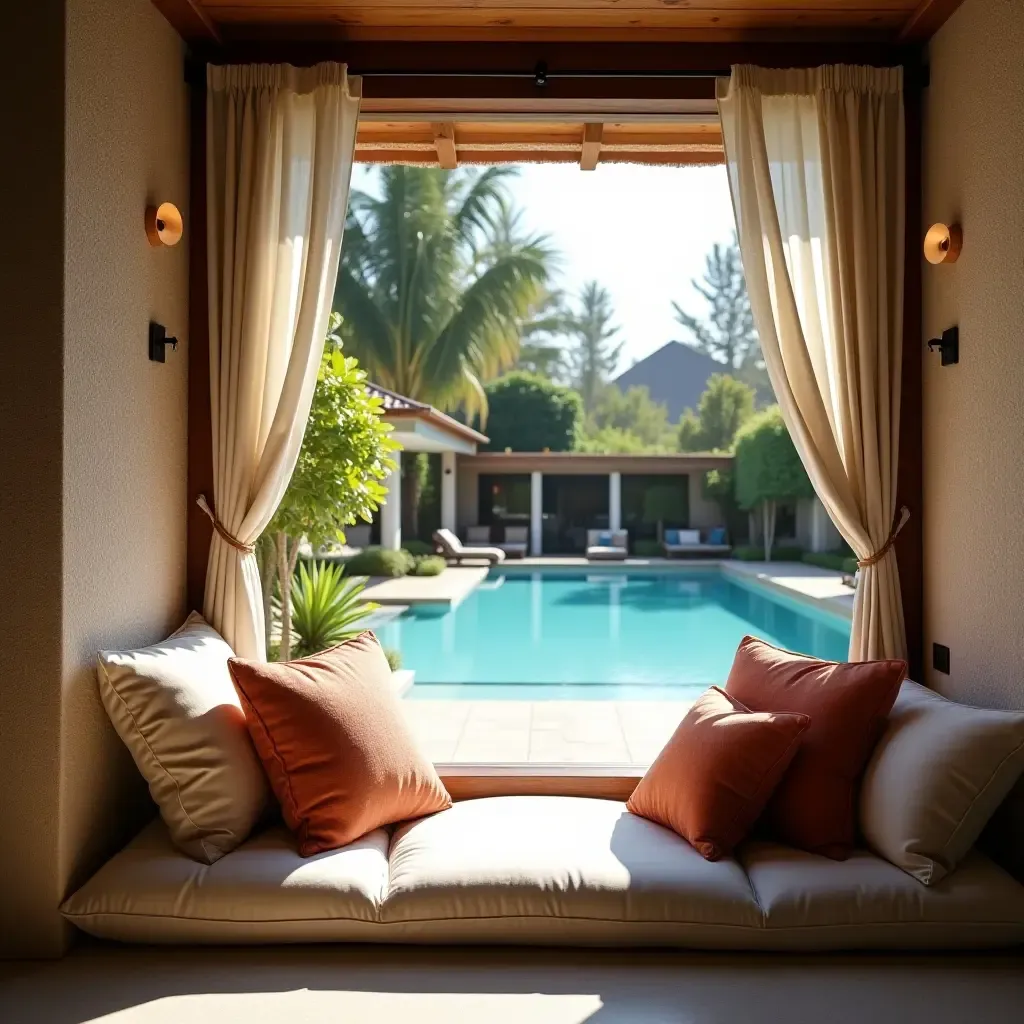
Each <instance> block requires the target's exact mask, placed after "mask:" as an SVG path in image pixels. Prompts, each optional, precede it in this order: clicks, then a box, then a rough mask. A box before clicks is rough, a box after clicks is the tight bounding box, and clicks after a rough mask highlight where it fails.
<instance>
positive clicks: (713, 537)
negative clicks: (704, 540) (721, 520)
mask: <svg viewBox="0 0 1024 1024" xmlns="http://www.w3.org/2000/svg"><path fill="white" fill-rule="evenodd" d="M708 543H709V544H724V543H725V527H724V526H716V527H715V528H714V529H713V530H712V531H711V532H710V533H709V534H708Z"/></svg>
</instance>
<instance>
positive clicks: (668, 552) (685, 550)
mask: <svg viewBox="0 0 1024 1024" xmlns="http://www.w3.org/2000/svg"><path fill="white" fill-rule="evenodd" d="M662 548H663V549H664V551H665V557H666V558H672V557H673V556H675V555H727V554H729V553H730V552H731V551H732V547H731V546H730V545H728V544H726V543H725V530H724V529H723V528H722V527H715V528H714V529H712V530H709V531H708V533H707V536H706V538H705V539H704V540H701V535H700V530H666V531H665V534H664V538H663V540H662Z"/></svg>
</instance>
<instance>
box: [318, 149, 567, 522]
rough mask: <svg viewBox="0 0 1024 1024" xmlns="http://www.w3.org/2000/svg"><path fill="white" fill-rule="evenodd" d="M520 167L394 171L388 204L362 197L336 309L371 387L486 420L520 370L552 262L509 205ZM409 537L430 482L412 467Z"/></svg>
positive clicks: (355, 198) (353, 205) (382, 175)
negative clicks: (489, 391) (490, 385)
mask: <svg viewBox="0 0 1024 1024" xmlns="http://www.w3.org/2000/svg"><path fill="white" fill-rule="evenodd" d="M515 173H516V172H515V169H514V168H507V167H491V168H488V169H486V170H485V171H483V172H478V171H466V170H457V171H440V170H436V169H434V168H426V167H405V166H389V167H383V168H381V169H380V172H379V178H378V181H379V185H380V189H379V195H376V196H372V195H369V194H367V193H363V192H354V193H353V195H352V198H351V202H350V212H349V218H348V224H347V226H346V229H345V246H344V249H343V252H342V264H341V269H340V271H339V274H338V284H337V288H336V290H335V295H334V308H335V309H336V310H337V311H338V312H339V313H341V314H342V316H343V317H344V325H343V335H344V338H345V348H346V351H347V352H349V353H351V354H352V355H354V356H356V357H357V358H358V359H359V362H360V365H361V366H362V367H363V368H364V369H365V370H366V371H367V373H368V374H369V377H370V379H371V380H373V381H376V382H377V383H378V384H381V385H383V386H384V387H386V388H390V389H391V390H393V391H397V392H398V393H399V394H403V395H408V396H409V397H410V398H414V399H416V400H417V401H420V402H427V403H429V404H431V405H434V406H437V407H438V408H440V409H446V410H454V409H461V410H462V411H464V412H465V414H466V415H467V417H469V418H472V417H474V416H479V417H480V418H481V422H484V421H485V419H486V414H487V400H486V397H485V395H484V389H483V383H484V382H485V381H487V380H489V379H491V378H493V377H495V376H497V375H498V374H500V373H501V372H502V371H504V370H506V369H508V368H509V367H511V366H512V365H514V363H515V361H516V358H517V357H518V354H519V338H520V326H521V323H522V321H523V319H524V318H525V317H526V316H527V315H528V312H529V310H530V308H531V306H532V305H533V304H534V303H536V302H537V301H538V300H539V298H540V296H541V295H542V294H543V292H544V290H545V289H544V286H545V283H546V281H547V277H548V273H549V269H550V265H551V260H552V255H551V252H550V250H549V248H548V246H547V242H546V239H544V238H542V237H536V236H531V237H525V236H523V234H522V232H521V231H519V228H518V221H517V218H516V216H515V214H514V212H513V211H512V208H511V205H510V203H509V200H508V192H507V181H508V178H509V177H510V176H511V175H513V174H515ZM406 482H408V486H406V487H403V496H404V497H405V499H406V500H405V502H404V506H405V507H404V510H403V528H404V529H406V530H408V531H409V533H410V535H415V533H416V511H415V510H416V504H417V499H418V494H417V492H418V483H419V481H418V476H417V475H416V473H415V464H414V462H413V460H411V459H409V460H405V463H404V464H403V483H406Z"/></svg>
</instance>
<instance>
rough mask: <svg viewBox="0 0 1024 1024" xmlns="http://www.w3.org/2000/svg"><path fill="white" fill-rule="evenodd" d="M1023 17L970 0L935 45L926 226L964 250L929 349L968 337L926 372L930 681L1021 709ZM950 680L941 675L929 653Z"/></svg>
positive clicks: (935, 294) (1006, 2) (931, 328)
mask: <svg viewBox="0 0 1024 1024" xmlns="http://www.w3.org/2000/svg"><path fill="white" fill-rule="evenodd" d="M1022 15H1024V11H1022V10H1021V4H1020V0H966V3H964V5H963V6H962V7H961V8H960V9H959V10H958V11H957V13H956V14H954V15H953V17H952V18H951V19H950V21H949V22H947V24H946V25H945V26H944V28H943V29H942V30H941V31H940V32H939V33H938V35H937V36H936V37H935V38H934V39H933V40H932V43H931V85H930V87H929V88H928V89H927V90H926V96H925V102H926V108H925V128H924V132H925V154H924V155H925V159H924V166H925V182H924V185H925V187H924V197H923V215H924V223H925V224H930V223H932V222H934V221H944V222H947V223H948V222H949V221H951V220H959V221H960V222H961V223H962V224H963V228H964V250H963V254H962V255H961V257H960V260H959V261H958V262H957V263H956V264H954V265H952V266H941V267H930V266H929V267H926V268H925V271H924V329H925V332H926V333H925V337H926V338H928V337H934V336H935V335H937V334H938V333H939V332H940V331H941V330H942V329H943V328H945V327H949V326H951V325H952V324H959V326H960V363H959V365H957V366H953V367H946V368H942V367H940V365H939V360H938V356H937V355H935V356H932V357H931V358H927V359H926V361H925V372H924V490H925V493H924V559H925V579H924V584H925V587H924V590H925V610H924V612H925V641H926V645H927V646H926V655H927V657H926V661H927V663H928V669H927V671H926V679H927V682H928V683H929V684H930V685H932V686H934V687H935V688H936V689H937V690H939V691H940V692H941V693H944V694H946V695H947V696H950V697H952V698H954V699H957V700H962V701H966V702H972V703H977V704H984V705H988V706H992V707H1012V708H1024V668H1022V666H1024V628H1022V624H1021V623H1022V619H1021V609H1022V608H1024V528H1022V523H1024V518H1022V509H1024V453H1022V441H1024V359H1022V354H1024V257H1022V255H1021V250H1020V244H1021V239H1022V238H1024V60H1022V59H1021V55H1022V54H1024V16H1022ZM933 642H938V643H943V644H947V645H948V646H949V647H950V649H951V664H952V672H951V674H950V675H948V676H946V675H943V674H941V673H937V672H935V671H934V670H933V669H931V667H930V665H931V644H932V643H933Z"/></svg>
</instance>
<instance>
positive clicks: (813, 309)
mask: <svg viewBox="0 0 1024 1024" xmlns="http://www.w3.org/2000/svg"><path fill="white" fill-rule="evenodd" d="M718 105H719V110H720V112H721V118H722V128H723V135H724V142H725V154H726V164H727V167H728V172H729V180H730V187H731V190H732V198H733V205H734V209H735V213H736V224H737V230H738V234H739V242H740V251H741V254H742V258H743V269H744V273H745V275H746V279H747V288H748V291H749V293H750V302H751V307H752V310H753V314H754V321H755V324H756V327H757V331H758V334H759V336H760V341H761V350H762V353H763V356H764V361H765V365H766V367H767V370H768V376H769V378H770V380H771V383H772V387H773V388H774V390H775V395H776V397H777V399H778V402H779V405H780V407H781V409H782V414H783V417H784V419H785V422H786V425H787V426H788V428H789V432H790V434H791V435H792V438H793V441H794V443H795V445H796V448H797V450H798V452H799V453H800V457H801V459H802V460H803V464H804V466H805V467H806V469H807V472H808V475H809V476H810V478H811V482H812V483H813V485H814V489H815V491H816V492H817V494H818V497H819V498H820V499H821V501H822V503H823V504H824V506H825V508H826V509H827V510H828V513H829V515H830V516H831V517H832V521H833V522H834V523H835V524H836V527H837V528H838V529H839V531H840V533H841V534H842V535H843V537H844V538H845V539H846V541H847V542H848V543H849V545H850V547H851V548H852V549H853V551H854V554H855V555H856V556H857V559H858V561H859V562H860V564H861V567H862V568H861V573H860V580H859V583H858V587H857V591H856V597H855V600H854V615H853V631H852V634H851V638H850V658H851V660H857V661H859V660H866V659H871V658H905V657H906V635H905V629H904V624H903V605H902V600H901V597H900V582H899V570H898V568H897V565H896V556H895V553H894V551H893V550H892V543H893V540H894V539H895V534H896V533H897V532H898V530H899V527H900V526H901V525H902V523H903V522H904V521H905V515H906V510H902V512H901V517H900V519H899V521H898V522H896V524H895V525H894V518H895V513H896V508H895V503H896V469H897V461H898V454H899V452H898V449H899V417H900V367H901V359H902V342H903V338H902V330H903V328H902V322H903V264H904V230H905V218H904V204H905V195H904V192H905V177H904V162H905V131H904V112H903V76H902V69H901V68H882V69H879V68H868V67H847V66H837V67H822V68H816V69H811V70H772V69H766V68H756V67H750V66H737V67H735V68H733V70H732V76H731V78H728V79H720V80H719V82H718Z"/></svg>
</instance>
